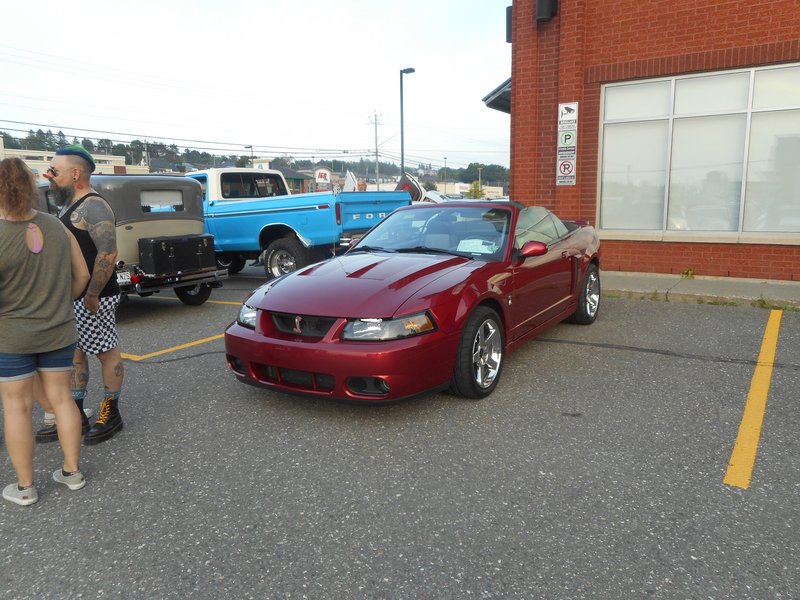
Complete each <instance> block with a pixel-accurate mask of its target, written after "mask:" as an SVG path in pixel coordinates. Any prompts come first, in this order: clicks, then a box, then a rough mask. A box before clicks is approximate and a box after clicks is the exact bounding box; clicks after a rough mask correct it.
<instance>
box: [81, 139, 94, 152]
mask: <svg viewBox="0 0 800 600" xmlns="http://www.w3.org/2000/svg"><path fill="white" fill-rule="evenodd" d="M81 146H83V147H84V148H86V149H87V150H88V151H89V152H94V142H93V141H92V140H90V139H89V138H83V141H82V142H81Z"/></svg>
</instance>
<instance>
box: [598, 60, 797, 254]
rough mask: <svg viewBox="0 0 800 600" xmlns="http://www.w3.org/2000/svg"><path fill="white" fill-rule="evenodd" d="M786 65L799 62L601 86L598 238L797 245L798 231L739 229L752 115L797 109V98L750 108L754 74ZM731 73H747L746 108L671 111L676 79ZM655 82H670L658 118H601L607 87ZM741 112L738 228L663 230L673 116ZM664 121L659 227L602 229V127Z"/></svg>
mask: <svg viewBox="0 0 800 600" xmlns="http://www.w3.org/2000/svg"><path fill="white" fill-rule="evenodd" d="M789 67H800V63H785V64H778V65H769V66H760V67H752V68H747V69H731V70H725V71H706V72H703V73H693V74H690V75H678V76H670V77H658V78H651V79H639V80H636V81H626V82H614V83H608V84H604V85H602V86H601V93H600V115H599V117H600V132H599V138H598V158H597V190H596V198H597V206H596V214H595V222H596V223H597V226H598V234H599V235H600V237H601V238H602V239H608V240H629V241H665V242H696V243H715V242H716V243H743V244H783V245H800V232H747V231H743V230H742V229H743V227H744V212H745V201H746V191H747V174H748V161H749V156H748V154H749V149H750V131H751V122H752V116H753V114H757V113H772V112H779V111H784V110H797V109H800V99H798V103H797V104H789V105H784V106H780V107H770V108H767V109H760V108H755V109H754V108H753V94H754V87H755V74H756V73H757V72H759V71H766V70H773V69H785V68H789ZM733 73H748V74H749V78H750V80H749V91H748V103H747V107H746V108H745V109H742V110H730V111H713V112H701V113H686V114H683V113H681V114H680V115H676V114H675V87H676V82H677V81H679V80H682V79H692V78H701V77H713V76H718V75H728V74H733ZM659 81H669V82H670V112H669V115H667V116H658V117H644V118H642V117H639V118H631V119H612V120H606V119H605V108H606V107H605V98H606V90H607V89H608V88H610V87H620V86H631V85H641V84H643V83H655V82H659ZM735 114H745V115H746V123H745V138H744V148H743V162H742V179H741V181H742V184H741V191H740V198H739V223H738V231H674V230H669V229H667V216H668V211H669V192H670V175H671V160H672V138H673V132H674V122H675V120H676V118H679V119H684V118H691V117H700V116H716V115H735ZM664 120H666V121H667V122H668V133H667V155H666V156H667V159H666V164H665V168H666V179H665V185H664V204H663V219H662V228H661V230H656V229H647V230H644V229H640V230H636V229H603V228H602V222H601V221H600V216H601V211H602V206H601V201H602V198H601V196H602V183H603V182H602V175H603V140H604V129H605V126H606V125H612V124H617V123H638V122H643V121H664Z"/></svg>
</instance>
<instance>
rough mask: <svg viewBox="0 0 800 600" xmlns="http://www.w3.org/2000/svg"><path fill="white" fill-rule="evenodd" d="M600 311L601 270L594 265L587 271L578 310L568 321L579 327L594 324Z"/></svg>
mask: <svg viewBox="0 0 800 600" xmlns="http://www.w3.org/2000/svg"><path fill="white" fill-rule="evenodd" d="M599 311H600V270H599V269H598V268H597V265H595V264H594V263H592V264H590V265H589V267H588V268H587V269H586V275H584V276H583V281H582V282H581V292H580V294H579V295H578V308H577V309H575V312H574V313H573V314H572V316H571V317H568V318H567V319H566V320H567V321H568V322H570V323H578V324H579V325H589V324H590V323H594V320H595V319H596V318H597V313H598V312H599Z"/></svg>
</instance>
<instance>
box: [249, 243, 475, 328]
mask: <svg viewBox="0 0 800 600" xmlns="http://www.w3.org/2000/svg"><path fill="white" fill-rule="evenodd" d="M470 263H472V261H471V260H470V259H467V258H462V257H459V256H449V255H442V254H432V255H425V254H398V255H392V254H380V253H377V254H372V253H370V254H362V253H357V254H349V255H345V256H341V257H337V258H333V259H331V260H328V261H325V262H322V263H318V264H316V265H311V266H310V267H306V268H305V269H302V270H299V271H296V272H294V273H292V274H291V275H289V276H288V277H286V278H285V279H284V280H282V281H279V282H278V283H277V284H275V285H274V286H273V287H272V288H271V289H270V291H269V292H268V293H267V294H265V295H263V296H262V298H263V299H259V293H258V292H257V293H256V295H255V299H256V304H257V305H258V306H259V307H260V308H264V309H266V310H270V311H275V312H284V313H292V314H309V315H318V316H323V315H329V316H337V317H350V318H354V317H390V316H392V315H393V314H394V313H395V311H396V310H397V309H398V308H399V307H400V306H401V305H402V304H403V303H404V302H405V301H406V300H408V299H409V298H410V297H411V296H413V295H414V294H415V293H417V292H418V291H420V290H422V289H423V288H424V287H425V286H427V285H428V284H430V283H431V282H432V281H435V280H437V279H438V278H440V277H442V276H443V275H445V274H446V273H449V272H450V271H452V270H454V269H458V268H460V267H462V266H464V265H465V264H470Z"/></svg>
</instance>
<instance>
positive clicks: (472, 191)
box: [467, 180, 483, 198]
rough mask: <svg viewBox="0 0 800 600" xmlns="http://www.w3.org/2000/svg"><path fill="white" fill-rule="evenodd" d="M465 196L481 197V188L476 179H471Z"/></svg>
mask: <svg viewBox="0 0 800 600" xmlns="http://www.w3.org/2000/svg"><path fill="white" fill-rule="evenodd" d="M467 198H483V188H482V187H481V184H480V183H478V181H477V180H476V181H473V182H472V183H471V184H470V186H469V190H468V191H467Z"/></svg>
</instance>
